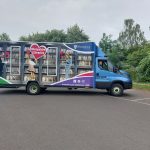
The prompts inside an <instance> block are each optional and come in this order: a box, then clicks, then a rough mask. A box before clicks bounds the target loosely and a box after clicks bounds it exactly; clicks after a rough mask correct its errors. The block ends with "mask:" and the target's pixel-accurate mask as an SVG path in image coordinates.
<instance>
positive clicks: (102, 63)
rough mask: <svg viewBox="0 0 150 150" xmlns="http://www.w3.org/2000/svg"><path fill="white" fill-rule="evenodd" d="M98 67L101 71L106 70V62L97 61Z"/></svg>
mask: <svg viewBox="0 0 150 150" xmlns="http://www.w3.org/2000/svg"><path fill="white" fill-rule="evenodd" d="M98 67H99V68H100V69H102V70H108V63H107V60H98Z"/></svg>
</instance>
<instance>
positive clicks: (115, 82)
mask: <svg viewBox="0 0 150 150" xmlns="http://www.w3.org/2000/svg"><path fill="white" fill-rule="evenodd" d="M114 84H120V85H122V87H123V88H124V83H123V81H121V80H116V81H113V82H112V83H111V87H112V85H114Z"/></svg>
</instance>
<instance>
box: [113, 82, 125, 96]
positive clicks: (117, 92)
mask: <svg viewBox="0 0 150 150" xmlns="http://www.w3.org/2000/svg"><path fill="white" fill-rule="evenodd" d="M110 94H111V95H113V96H122V95H123V86H122V85H121V84H118V83H117V84H113V85H112V87H111V89H110Z"/></svg>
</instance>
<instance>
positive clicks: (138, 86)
mask: <svg viewBox="0 0 150 150" xmlns="http://www.w3.org/2000/svg"><path fill="white" fill-rule="evenodd" d="M133 88H135V89H142V90H149V91H150V83H137V82H134V83H133Z"/></svg>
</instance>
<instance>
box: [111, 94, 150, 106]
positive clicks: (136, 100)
mask: <svg viewBox="0 0 150 150" xmlns="http://www.w3.org/2000/svg"><path fill="white" fill-rule="evenodd" d="M112 98H114V99H118V100H126V101H130V102H135V103H139V104H143V105H148V106H150V103H145V102H141V101H142V100H150V98H149V97H148V98H142V99H133V100H132V99H125V98H120V97H113V96H112Z"/></svg>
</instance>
